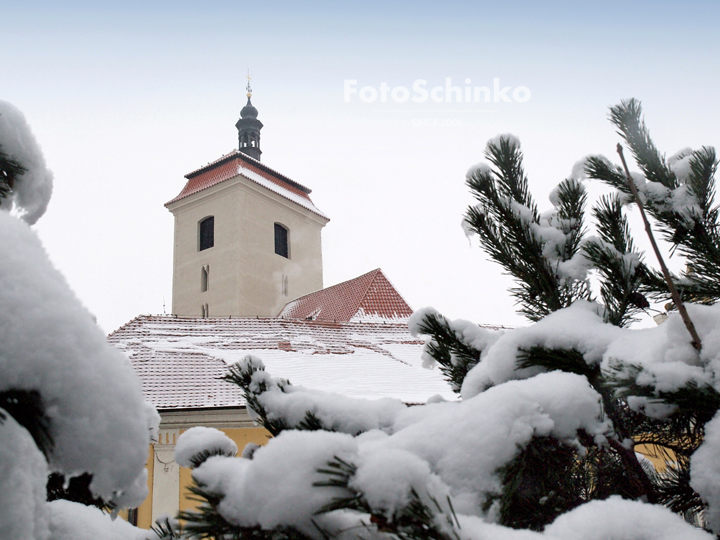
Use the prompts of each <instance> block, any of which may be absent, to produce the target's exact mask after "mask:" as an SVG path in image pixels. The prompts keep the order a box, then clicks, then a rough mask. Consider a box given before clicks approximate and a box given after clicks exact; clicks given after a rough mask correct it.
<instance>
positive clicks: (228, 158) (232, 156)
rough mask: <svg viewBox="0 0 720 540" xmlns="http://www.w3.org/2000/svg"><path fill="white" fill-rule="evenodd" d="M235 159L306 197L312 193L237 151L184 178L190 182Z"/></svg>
mask: <svg viewBox="0 0 720 540" xmlns="http://www.w3.org/2000/svg"><path fill="white" fill-rule="evenodd" d="M235 159H242V160H243V161H245V162H246V163H248V164H250V165H252V166H254V167H257V168H258V169H261V170H263V171H265V172H266V173H268V174H271V175H273V176H275V177H276V178H277V179H279V180H282V181H283V182H285V183H287V184H290V185H291V186H293V187H294V188H296V189H299V190H300V191H302V192H304V193H307V194H308V195H309V194H310V193H312V190H311V189H310V188H308V187H305V186H303V185H302V184H299V183H297V182H296V181H295V180H291V179H290V178H288V177H287V176H285V175H284V174H281V173H279V172H277V171H276V170H275V169H271V168H270V167H268V166H267V165H265V164H264V163H262V162H260V161H258V160H257V159H253V158H252V157H250V156H248V155H246V154H243V153H242V152H240V151H238V150H233V151H232V152H230V153H229V154H227V155H225V156H223V157H221V158H220V159H218V160H217V161H213V162H212V163H208V164H207V165H205V166H204V167H201V168H200V169H197V170H195V171H193V172H191V173H188V174H186V175H185V178H187V179H188V180H190V179H191V178H194V177H196V176H199V175H200V174H202V173H204V172H206V171H209V170H211V169H214V168H215V167H217V166H219V165H224V164H225V163H228V162H230V161H233V160H235Z"/></svg>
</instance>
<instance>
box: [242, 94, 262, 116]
mask: <svg viewBox="0 0 720 540" xmlns="http://www.w3.org/2000/svg"><path fill="white" fill-rule="evenodd" d="M257 116H258V110H257V109H256V108H255V107H253V104H252V103H250V97H248V102H247V105H245V106H244V107H243V108H242V110H241V111H240V118H257Z"/></svg>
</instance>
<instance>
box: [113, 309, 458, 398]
mask: <svg viewBox="0 0 720 540" xmlns="http://www.w3.org/2000/svg"><path fill="white" fill-rule="evenodd" d="M108 341H109V342H110V343H111V344H112V345H114V346H115V347H117V348H118V349H120V350H121V351H123V352H124V353H125V354H126V355H127V356H128V358H129V359H130V362H131V363H132V365H133V367H134V368H135V371H136V372H137V373H138V375H139V376H140V378H141V379H142V383H143V391H144V393H145V396H146V398H147V399H148V400H149V401H150V402H151V403H152V404H153V405H155V407H157V408H158V409H161V410H168V409H195V408H210V407H237V406H243V405H244V400H243V398H242V396H241V393H240V391H239V389H238V388H237V387H235V386H234V385H231V384H228V383H226V382H224V381H221V380H219V379H220V377H222V376H223V375H224V374H225V373H226V369H227V365H228V364H230V363H233V362H236V361H238V360H240V359H242V358H243V357H244V356H245V355H247V354H254V355H256V356H258V357H259V358H261V359H262V360H263V362H264V363H265V365H266V368H267V371H268V372H269V373H271V374H272V375H275V376H278V377H283V378H286V379H289V380H290V382H292V383H293V384H294V385H301V386H305V387H308V388H314V389H317V390H322V391H326V392H336V393H339V394H343V395H347V396H350V397H358V398H370V399H372V398H381V397H393V398H396V399H400V400H402V401H404V402H406V403H424V402H426V401H427V399H428V398H430V397H432V396H435V395H438V394H439V395H441V396H443V397H444V398H446V399H455V395H454V394H453V393H452V391H451V390H450V386H449V385H448V383H447V382H445V380H444V379H443V377H442V374H441V373H440V371H439V370H437V369H434V370H428V369H425V368H423V367H422V360H421V358H420V357H421V353H422V347H423V343H424V341H423V340H421V339H418V338H416V337H413V336H411V335H410V333H409V331H408V328H407V325H406V324H398V323H394V324H390V323H368V322H364V323H360V322H343V323H332V322H325V321H304V320H289V319H279V318H266V319H260V318H257V319H251V318H222V319H221V318H205V319H202V318H190V317H175V316H171V315H157V316H156V315H143V316H139V317H137V318H135V319H133V320H132V321H130V322H129V323H127V324H126V325H124V326H122V327H121V328H119V329H118V330H116V331H115V332H113V333H112V334H110V335H109V336H108Z"/></svg>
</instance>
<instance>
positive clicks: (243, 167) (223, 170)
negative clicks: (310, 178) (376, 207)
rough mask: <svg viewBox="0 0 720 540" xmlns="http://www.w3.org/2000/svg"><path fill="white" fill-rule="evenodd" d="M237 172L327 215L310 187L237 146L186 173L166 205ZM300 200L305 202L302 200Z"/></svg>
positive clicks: (207, 187)
mask: <svg viewBox="0 0 720 540" xmlns="http://www.w3.org/2000/svg"><path fill="white" fill-rule="evenodd" d="M249 173H253V174H256V175H258V176H259V177H260V178H257V177H256V178H253V177H252V175H251V174H249ZM238 176H242V177H243V178H246V179H248V180H250V181H251V182H254V183H256V184H259V185H261V186H263V187H265V188H266V189H270V190H271V191H273V192H275V193H276V194H278V195H280V196H281V197H283V198H285V199H288V200H291V201H293V202H295V203H296V204H300V206H303V207H304V208H306V209H308V210H310V211H311V212H313V213H315V214H317V215H319V216H321V217H323V218H325V219H328V218H327V216H325V215H324V214H323V213H322V212H321V211H320V210H319V209H317V208H316V207H315V205H314V204H313V202H312V200H311V199H310V196H309V194H310V193H311V192H312V190H311V189H310V188H307V187H305V186H303V185H302V184H300V183H298V182H295V181H294V180H292V179H290V178H288V177H287V176H285V175H283V174H281V173H279V172H278V171H276V170H275V169H272V168H270V167H268V166H267V165H265V164H263V163H261V162H260V161H258V160H256V159H254V158H251V157H250V156H247V155H245V154H243V153H242V152H240V151H238V150H233V151H232V152H230V153H228V154H225V155H223V156H222V157H220V158H219V159H216V160H215V161H213V162H212V163H208V164H207V165H205V166H204V167H201V168H199V169H196V170H194V171H193V172H191V173H188V174H187V175H185V178H187V183H186V184H185V186H184V187H183V189H182V190H181V191H180V193H179V194H178V195H177V196H176V197H174V198H173V199H172V200H170V201H168V202H167V203H165V207H168V206H170V205H171V204H173V203H175V202H177V201H180V200H182V199H185V198H186V197H189V196H191V195H194V194H196V193H199V192H201V191H205V190H206V189H209V188H211V187H213V186H216V185H218V184H220V183H222V182H224V181H226V180H230V179H231V178H236V177H238ZM264 181H267V182H269V183H270V184H274V185H275V186H277V187H278V188H280V189H279V190H277V189H273V188H271V187H269V186H268V185H266V184H263V182H264ZM293 196H295V197H298V198H299V200H298V199H293V198H292V197H293ZM302 200H304V201H307V202H301V201H302Z"/></svg>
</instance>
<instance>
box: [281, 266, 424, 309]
mask: <svg viewBox="0 0 720 540" xmlns="http://www.w3.org/2000/svg"><path fill="white" fill-rule="evenodd" d="M412 313H413V311H412V309H411V308H410V306H409V305H408V304H407V302H405V300H404V299H403V297H402V296H400V293H399V292H397V290H396V289H395V287H393V285H392V283H390V281H389V280H388V278H386V277H385V274H383V272H382V270H380V269H379V268H377V269H375V270H373V271H372V272H368V273H367V274H363V275H362V276H359V277H356V278H354V279H351V280H349V281H344V282H343V283H338V284H337V285H333V286H332V287H327V288H326V289H322V290H319V291H316V292H314V293H310V294H306V295H305V296H301V297H300V298H297V299H295V300H293V301H292V302H288V304H286V305H285V307H284V308H283V309H282V310H281V311H280V314H279V315H278V317H280V318H282V319H308V320H316V321H339V322H350V321H353V322H392V321H395V322H403V321H407V319H408V317H410V315H412Z"/></svg>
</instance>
